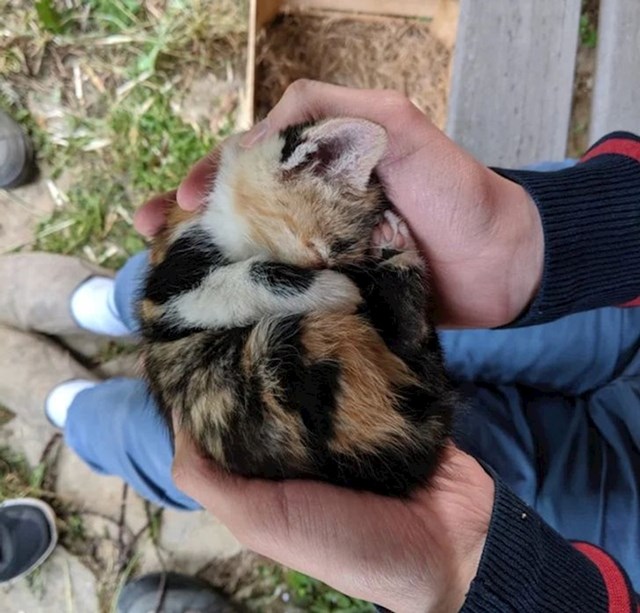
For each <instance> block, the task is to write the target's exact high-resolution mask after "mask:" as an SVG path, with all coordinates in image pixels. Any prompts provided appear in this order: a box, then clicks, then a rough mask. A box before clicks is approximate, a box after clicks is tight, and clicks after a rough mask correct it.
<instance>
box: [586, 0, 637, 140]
mask: <svg viewBox="0 0 640 613" xmlns="http://www.w3.org/2000/svg"><path fill="white" fill-rule="evenodd" d="M639 60H640V2H638V0H601V1H600V23H599V25H598V55H597V62H596V75H595V81H594V86H593V98H592V106H591V127H590V140H591V142H592V143H593V142H595V141H596V140H598V139H599V138H600V137H602V136H604V135H605V134H606V133H607V132H612V131H614V130H629V131H631V132H635V133H636V134H637V133H638V132H640V66H639V65H638V61H639Z"/></svg>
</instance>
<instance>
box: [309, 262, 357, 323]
mask: <svg viewBox="0 0 640 613" xmlns="http://www.w3.org/2000/svg"><path fill="white" fill-rule="evenodd" d="M313 294H314V310H318V311H331V312H336V311H337V312H340V313H355V312H356V310H357V309H358V306H359V305H360V303H361V302H362V297H361V296H360V290H359V289H358V287H357V286H356V284H355V283H354V282H353V281H351V279H349V277H347V276H345V275H343V274H342V273H339V272H337V271H335V270H321V271H320V272H319V273H318V276H317V277H316V280H315V281H314V284H313Z"/></svg>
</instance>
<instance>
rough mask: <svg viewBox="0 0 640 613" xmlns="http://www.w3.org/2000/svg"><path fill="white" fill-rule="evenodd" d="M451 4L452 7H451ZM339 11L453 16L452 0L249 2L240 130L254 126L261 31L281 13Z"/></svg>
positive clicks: (454, 9) (291, 0)
mask: <svg viewBox="0 0 640 613" xmlns="http://www.w3.org/2000/svg"><path fill="white" fill-rule="evenodd" d="M450 5H454V6H453V8H452V6H450ZM291 9H295V10H308V11H317V10H321V11H339V12H350V13H363V14H365V13H366V14H368V15H395V16H411V17H423V18H431V17H434V16H435V15H436V14H437V13H439V12H440V13H441V12H442V11H445V13H446V14H447V15H448V14H450V13H451V14H454V15H455V14H456V13H455V11H456V10H457V3H456V2H453V1H452V0H250V4H249V37H248V38H249V40H248V49H247V69H246V85H245V91H244V96H243V100H242V110H241V112H240V117H239V120H238V124H239V127H240V128H241V129H248V128H249V127H251V125H253V122H254V118H255V113H254V108H255V80H256V40H257V37H258V33H259V32H260V30H261V29H262V28H263V27H264V26H265V25H266V24H267V23H269V22H270V21H271V20H272V19H273V18H274V17H275V16H276V15H277V14H278V13H279V12H280V11H283V10H291Z"/></svg>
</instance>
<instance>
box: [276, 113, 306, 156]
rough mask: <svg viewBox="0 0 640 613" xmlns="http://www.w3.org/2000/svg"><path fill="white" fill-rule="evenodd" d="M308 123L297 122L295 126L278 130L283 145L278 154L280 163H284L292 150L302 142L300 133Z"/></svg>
mask: <svg viewBox="0 0 640 613" xmlns="http://www.w3.org/2000/svg"><path fill="white" fill-rule="evenodd" d="M309 125H311V124H309V123H299V124H297V125H295V126H289V127H288V128H285V129H284V130H282V131H281V132H280V136H281V137H282V138H283V139H284V147H282V153H281V154H280V163H281V164H284V163H285V162H286V161H287V160H288V159H289V158H290V157H291V155H292V154H293V152H294V151H295V150H296V149H297V148H298V147H299V146H300V145H301V144H302V143H303V142H304V138H303V137H302V133H303V132H304V130H305V128H308V127H309Z"/></svg>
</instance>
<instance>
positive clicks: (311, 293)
mask: <svg viewBox="0 0 640 613" xmlns="http://www.w3.org/2000/svg"><path fill="white" fill-rule="evenodd" d="M256 261H259V260H257V259H255V258H252V259H251V260H247V261H244V262H236V263H235V264H230V265H228V266H224V267H222V268H217V269H215V270H214V271H213V272H211V273H210V274H209V275H208V276H207V277H206V278H205V279H204V280H203V281H202V283H201V284H200V285H199V286H198V287H197V288H196V289H194V290H192V291H190V292H186V293H184V294H180V295H179V296H176V297H175V298H173V299H171V300H170V301H169V302H168V303H167V311H168V312H170V313H172V314H173V316H175V317H176V318H178V319H179V320H181V321H182V323H184V324H187V325H190V326H199V327H207V328H232V327H236V326H245V325H249V324H252V323H256V322H257V321H259V320H260V319H262V318H263V317H266V316H270V315H280V316H285V315H293V314H303V313H310V312H341V313H353V312H355V310H356V308H357V306H358V304H359V303H360V302H361V297H360V292H359V290H358V288H357V287H356V286H355V284H354V283H353V282H352V281H351V280H350V279H348V278H347V277H345V276H344V275H342V274H340V273H338V272H335V271H333V270H322V271H320V272H319V273H318V274H317V276H316V278H315V280H314V282H313V283H312V284H311V287H309V289H307V290H306V291H303V292H300V293H296V294H294V295H291V296H286V295H278V294H276V293H274V292H273V291H272V290H270V289H269V288H268V287H265V286H264V285H262V284H260V283H256V282H255V281H254V280H253V279H252V278H251V275H250V270H251V265H252V264H253V263H255V262H256Z"/></svg>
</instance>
